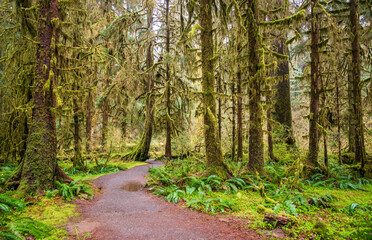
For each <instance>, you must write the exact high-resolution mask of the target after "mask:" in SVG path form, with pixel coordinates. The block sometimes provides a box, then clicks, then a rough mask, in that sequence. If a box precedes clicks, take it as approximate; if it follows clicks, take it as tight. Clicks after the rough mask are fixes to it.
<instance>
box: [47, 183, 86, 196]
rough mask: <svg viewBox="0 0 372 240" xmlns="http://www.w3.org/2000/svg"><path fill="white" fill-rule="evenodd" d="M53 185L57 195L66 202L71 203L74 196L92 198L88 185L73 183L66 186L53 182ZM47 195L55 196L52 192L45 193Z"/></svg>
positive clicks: (65, 184)
mask: <svg viewBox="0 0 372 240" xmlns="http://www.w3.org/2000/svg"><path fill="white" fill-rule="evenodd" d="M54 184H55V185H56V186H57V190H58V194H59V195H60V196H61V197H63V198H64V199H65V200H66V201H72V200H73V199H74V197H75V196H81V197H84V198H89V197H91V196H93V192H92V191H91V189H90V187H89V185H88V184H86V183H77V182H75V181H74V182H71V183H70V184H67V183H60V182H59V181H55V182H54ZM48 194H49V195H53V194H55V192H53V191H52V192H49V193H47V195H48Z"/></svg>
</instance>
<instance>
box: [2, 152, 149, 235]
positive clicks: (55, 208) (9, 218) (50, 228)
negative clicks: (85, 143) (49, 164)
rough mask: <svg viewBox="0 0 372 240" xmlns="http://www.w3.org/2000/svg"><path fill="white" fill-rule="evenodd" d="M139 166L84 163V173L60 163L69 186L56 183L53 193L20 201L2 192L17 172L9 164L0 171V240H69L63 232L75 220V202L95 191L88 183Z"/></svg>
mask: <svg viewBox="0 0 372 240" xmlns="http://www.w3.org/2000/svg"><path fill="white" fill-rule="evenodd" d="M142 164H145V163H142V162H122V161H118V160H112V161H110V162H108V161H107V160H105V159H101V160H98V161H94V162H92V163H91V162H89V161H86V165H85V169H84V170H81V169H76V168H74V167H73V166H72V163H70V162H59V165H60V166H61V167H62V168H63V170H64V171H65V172H66V173H67V174H68V175H69V176H70V177H71V178H73V179H74V181H73V182H71V183H64V182H59V181H55V182H54V185H55V189H54V190H48V191H46V192H44V193H40V194H38V195H35V196H27V197H26V198H22V199H19V197H17V192H15V191H6V189H4V187H5V183H6V181H7V180H8V179H9V177H11V176H12V174H13V173H15V171H16V170H17V165H16V164H14V163H9V164H7V165H6V166H3V167H1V168H0V239H16V240H21V239H22V240H23V239H68V238H69V237H68V234H67V232H66V230H65V229H64V228H63V227H64V225H65V224H66V223H67V222H68V221H69V219H70V218H72V217H76V216H77V215H78V214H77V212H76V206H75V205H74V204H73V203H69V202H71V201H73V200H75V199H91V198H93V196H94V192H95V190H94V188H92V184H91V183H90V182H89V180H92V179H95V178H97V177H99V176H102V175H105V174H109V173H114V172H118V171H122V170H126V169H129V168H131V167H134V166H137V165H142Z"/></svg>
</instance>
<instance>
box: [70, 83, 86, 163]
mask: <svg viewBox="0 0 372 240" xmlns="http://www.w3.org/2000/svg"><path fill="white" fill-rule="evenodd" d="M74 90H76V91H79V87H78V86H77V83H75V86H74ZM77 97H78V96H74V99H73V104H74V109H73V110H74V116H73V118H74V157H73V158H72V163H73V167H74V168H78V169H81V168H83V166H84V163H83V159H82V156H81V137H80V116H79V115H80V106H79V103H78V99H76V98H77Z"/></svg>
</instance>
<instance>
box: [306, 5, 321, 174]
mask: <svg viewBox="0 0 372 240" xmlns="http://www.w3.org/2000/svg"><path fill="white" fill-rule="evenodd" d="M318 3H319V0H311V21H312V24H311V25H312V27H311V54H310V57H311V89H310V119H309V125H310V126H309V155H308V159H307V165H308V167H309V169H310V171H312V170H313V169H314V168H315V167H316V166H318V154H319V129H318V126H317V125H318V122H319V95H320V89H319V85H320V72H319V48H318V44H319V39H320V32H319V19H318V14H317V13H316V10H315V8H316V6H317V4H318Z"/></svg>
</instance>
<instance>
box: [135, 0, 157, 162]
mask: <svg viewBox="0 0 372 240" xmlns="http://www.w3.org/2000/svg"><path fill="white" fill-rule="evenodd" d="M153 8H154V6H153V3H152V2H151V1H148V2H147V28H148V32H149V33H152V30H151V29H152V24H153ZM148 41H149V43H148V47H147V54H146V67H147V69H150V68H151V67H152V66H153V64H154V60H153V56H152V48H153V40H151V34H150V38H149V40H148ZM153 88H154V74H153V72H152V71H149V72H148V73H147V82H146V91H147V94H146V116H145V128H144V132H143V134H142V137H141V140H140V143H139V145H138V146H137V147H136V149H135V150H134V151H133V153H132V154H131V158H132V159H133V160H135V161H145V160H147V159H148V157H149V156H148V154H149V151H150V145H151V139H152V129H153V123H154V113H153V107H154V98H153V96H152V89H153Z"/></svg>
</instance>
